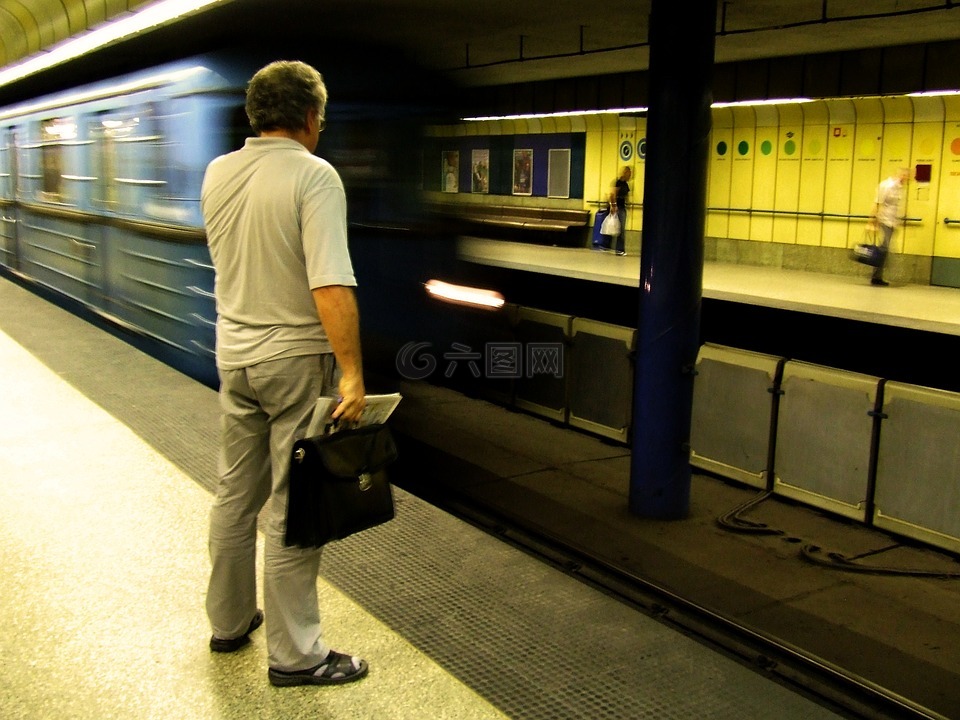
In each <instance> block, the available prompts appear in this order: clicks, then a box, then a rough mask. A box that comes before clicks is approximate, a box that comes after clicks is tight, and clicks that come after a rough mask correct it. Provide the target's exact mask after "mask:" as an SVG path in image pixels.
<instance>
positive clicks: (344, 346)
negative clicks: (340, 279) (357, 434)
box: [313, 285, 366, 422]
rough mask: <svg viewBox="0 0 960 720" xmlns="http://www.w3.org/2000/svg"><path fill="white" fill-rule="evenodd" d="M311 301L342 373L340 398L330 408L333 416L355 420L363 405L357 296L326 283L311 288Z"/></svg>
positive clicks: (342, 288) (346, 288)
mask: <svg viewBox="0 0 960 720" xmlns="http://www.w3.org/2000/svg"><path fill="white" fill-rule="evenodd" d="M313 301H314V303H315V304H316V306H317V315H318V316H319V317H320V322H321V323H323V327H324V329H325V330H326V331H327V338H328V339H329V340H330V346H331V347H332V348H333V354H334V355H335V356H336V358H337V365H338V366H339V367H340V370H341V371H342V373H343V376H342V377H341V379H340V388H339V389H340V397H341V398H342V400H341V401H340V403H339V405H338V406H337V408H336V409H335V410H334V411H333V417H334V419H339V420H344V421H346V422H355V421H357V420H359V419H360V414H361V413H362V412H363V408H364V406H365V405H366V389H365V388H364V385H363V360H362V355H361V352H360V311H359V309H358V307H357V296H356V294H355V293H354V291H353V288H352V287H347V286H345V285H328V286H326V287H319V288H314V289H313Z"/></svg>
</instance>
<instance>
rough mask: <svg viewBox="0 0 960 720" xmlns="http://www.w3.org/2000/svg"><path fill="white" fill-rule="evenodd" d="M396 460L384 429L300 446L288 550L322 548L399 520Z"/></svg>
mask: <svg viewBox="0 0 960 720" xmlns="http://www.w3.org/2000/svg"><path fill="white" fill-rule="evenodd" d="M396 459H397V446H396V443H395V442H394V439H393V435H392V434H391V433H390V429H389V428H388V427H387V426H386V425H382V424H371V425H364V426H362V427H358V428H347V429H342V430H336V431H334V432H332V433H329V434H326V435H317V436H314V437H309V438H304V439H303V440H298V441H297V442H295V443H294V445H293V451H292V454H291V458H290V476H289V478H290V487H289V494H288V499H287V530H286V536H285V542H286V544H287V545H296V546H298V547H302V548H311V547H313V548H318V547H322V546H323V545H325V544H326V543H328V542H330V541H331V540H342V539H343V538H345V537H348V536H350V535H353V534H354V533H358V532H360V531H362V530H366V529H368V528H371V527H375V526H376V525H381V524H383V523H385V522H387V521H388V520H391V519H393V517H394V505H393V490H392V488H391V486H390V481H389V479H388V478H387V473H386V468H387V466H388V465H390V464H391V463H392V462H393V461H394V460H396Z"/></svg>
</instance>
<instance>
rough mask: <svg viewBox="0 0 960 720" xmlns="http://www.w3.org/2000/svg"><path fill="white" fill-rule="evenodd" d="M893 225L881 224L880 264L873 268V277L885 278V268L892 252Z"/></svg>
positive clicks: (875, 278) (877, 278) (876, 278)
mask: <svg viewBox="0 0 960 720" xmlns="http://www.w3.org/2000/svg"><path fill="white" fill-rule="evenodd" d="M893 230H894V229H893V227H892V226H890V225H881V226H880V233H881V237H880V253H881V258H880V264H879V265H876V266H875V267H874V268H873V279H874V280H883V268H884V267H885V266H886V264H887V255H889V254H890V240H891V239H892V238H893Z"/></svg>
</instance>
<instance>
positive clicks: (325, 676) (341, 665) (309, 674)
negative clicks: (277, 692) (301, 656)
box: [267, 650, 369, 687]
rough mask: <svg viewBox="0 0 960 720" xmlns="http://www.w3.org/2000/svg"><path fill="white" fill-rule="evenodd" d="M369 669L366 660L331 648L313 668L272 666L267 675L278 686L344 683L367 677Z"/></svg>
mask: <svg viewBox="0 0 960 720" xmlns="http://www.w3.org/2000/svg"><path fill="white" fill-rule="evenodd" d="M368 669H369V668H368V666H367V661H366V660H363V659H362V658H358V657H356V656H351V655H345V654H343V653H338V652H337V651H336V650H331V651H330V652H329V653H328V654H327V657H326V658H324V660H323V662H322V663H320V664H319V665H316V666H314V667H312V668H308V669H306V670H292V671H287V670H276V669H274V668H270V670H269V671H268V673H267V675H268V677H269V678H270V684H271V685H276V686H278V687H289V686H292V685H343V684H344V683H348V682H354V681H355V680H359V679H360V678H362V677H365V676H366V674H367V670H368Z"/></svg>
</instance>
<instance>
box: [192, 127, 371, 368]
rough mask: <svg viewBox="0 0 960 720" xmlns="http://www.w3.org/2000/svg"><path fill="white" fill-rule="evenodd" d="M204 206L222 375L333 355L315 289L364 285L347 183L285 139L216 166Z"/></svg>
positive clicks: (260, 141) (249, 148)
mask: <svg viewBox="0 0 960 720" xmlns="http://www.w3.org/2000/svg"><path fill="white" fill-rule="evenodd" d="M201 207H202V210H203V218H204V224H205V225H206V231H207V243H208V245H209V247H210V256H211V258H212V259H213V265H214V268H215V270H216V282H215V295H216V300H217V366H218V367H220V368H223V369H228V370H229V369H236V368H242V367H247V366H249V365H254V364H256V363H260V362H264V361H266V360H276V359H280V358H285V357H293V356H296V355H309V354H315V353H324V352H330V343H329V342H328V341H327V335H326V332H325V331H324V329H323V326H322V325H321V324H320V319H319V318H318V316H317V309H316V305H315V304H314V301H313V295H312V293H311V288H317V287H325V286H328V285H347V286H355V285H356V284H357V283H356V279H355V277H354V274H353V266H352V264H351V262H350V255H349V252H348V249H347V204H346V195H345V193H344V190H343V182H342V181H341V180H340V176H339V175H338V174H337V171H336V170H335V169H334V168H333V166H332V165H330V163H328V162H327V161H326V160H323V159H321V158H319V157H316V156H315V155H313V154H311V153H310V152H308V151H307V149H306V148H304V147H303V146H302V145H301V144H300V143H298V142H296V141H295V140H289V139H286V138H248V139H247V141H246V144H245V145H244V147H243V148H242V149H240V150H237V151H235V152H232V153H228V154H227V155H222V156H221V157H218V158H216V159H215V160H213V162H211V163H210V165H209V166H208V167H207V171H206V174H205V176H204V180H203V189H202V191H201Z"/></svg>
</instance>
